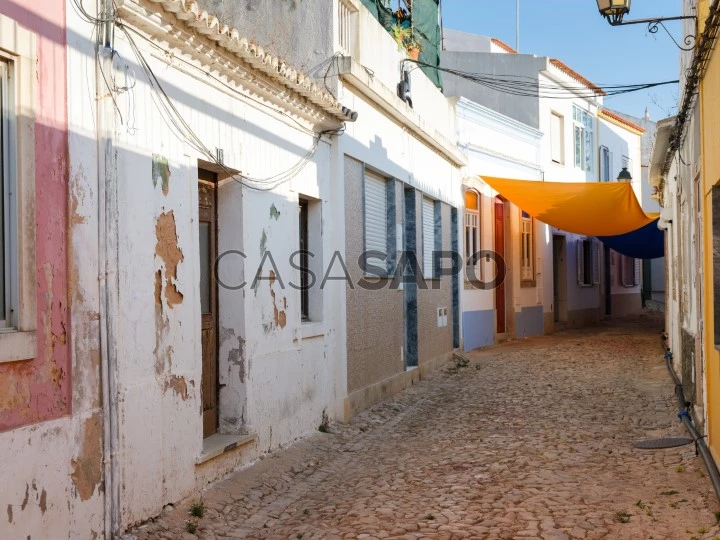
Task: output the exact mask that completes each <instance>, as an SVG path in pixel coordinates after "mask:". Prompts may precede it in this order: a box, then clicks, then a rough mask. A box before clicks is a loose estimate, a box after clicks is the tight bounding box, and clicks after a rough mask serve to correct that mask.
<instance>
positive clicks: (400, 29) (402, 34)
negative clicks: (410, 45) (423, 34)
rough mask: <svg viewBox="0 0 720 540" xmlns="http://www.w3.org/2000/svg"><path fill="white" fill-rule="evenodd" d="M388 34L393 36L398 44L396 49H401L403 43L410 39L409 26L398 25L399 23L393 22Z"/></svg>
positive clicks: (403, 45)
mask: <svg viewBox="0 0 720 540" xmlns="http://www.w3.org/2000/svg"><path fill="white" fill-rule="evenodd" d="M390 35H391V36H392V37H393V39H394V40H395V42H396V43H397V46H398V51H401V50H402V49H403V47H405V44H406V43H407V42H408V41H410V40H411V37H412V36H411V34H410V28H407V27H405V26H400V25H399V24H393V25H392V26H391V27H390Z"/></svg>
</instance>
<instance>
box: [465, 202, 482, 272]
mask: <svg viewBox="0 0 720 540" xmlns="http://www.w3.org/2000/svg"><path fill="white" fill-rule="evenodd" d="M481 200H482V199H481V198H480V194H479V193H478V192H477V191H474V190H471V189H469V190H467V191H466V192H465V264H467V265H471V264H472V263H473V261H472V256H473V255H474V254H475V253H477V252H479V251H480V201H481Z"/></svg>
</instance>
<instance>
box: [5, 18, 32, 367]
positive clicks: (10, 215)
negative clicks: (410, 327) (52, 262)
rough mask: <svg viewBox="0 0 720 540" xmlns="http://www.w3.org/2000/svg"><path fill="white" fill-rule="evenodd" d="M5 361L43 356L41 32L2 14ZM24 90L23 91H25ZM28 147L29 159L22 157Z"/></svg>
mask: <svg viewBox="0 0 720 540" xmlns="http://www.w3.org/2000/svg"><path fill="white" fill-rule="evenodd" d="M0 28H2V31H0V363H2V362H15V361H19V360H30V359H33V358H35V357H36V356H37V334H36V329H37V310H36V302H37V293H36V290H37V287H36V285H37V279H36V276H35V272H34V269H35V268H36V265H35V213H34V208H35V157H34V156H35V122H34V121H32V115H33V114H34V110H35V107H36V105H35V99H36V97H37V85H38V83H37V77H36V61H37V58H36V53H37V48H36V43H37V40H36V35H35V34H34V33H32V32H30V31H29V30H27V29H25V28H24V27H22V26H20V25H19V24H18V23H17V22H16V21H14V20H13V19H11V18H9V17H7V16H5V15H2V14H0ZM21 89H22V90H21ZM20 149H22V157H23V159H19V156H20Z"/></svg>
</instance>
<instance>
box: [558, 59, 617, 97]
mask: <svg viewBox="0 0 720 540" xmlns="http://www.w3.org/2000/svg"><path fill="white" fill-rule="evenodd" d="M550 64H552V65H553V66H554V67H555V68H557V69H559V70H560V71H562V72H563V73H565V75H568V76H569V77H571V78H573V79H575V80H576V81H577V82H579V83H580V84H582V85H583V86H585V87H586V88H589V89H590V90H593V91H594V92H595V93H596V94H597V95H599V96H604V95H605V94H606V92H605V90H603V89H602V88H600V87H599V86H597V85H596V84H594V83H592V82H590V81H589V80H587V79H586V78H585V77H583V76H582V75H580V74H579V73H578V72H577V71H575V70H574V69H572V68H571V67H570V66H568V65H567V64H566V63H565V62H563V61H562V60H558V59H557V58H550Z"/></svg>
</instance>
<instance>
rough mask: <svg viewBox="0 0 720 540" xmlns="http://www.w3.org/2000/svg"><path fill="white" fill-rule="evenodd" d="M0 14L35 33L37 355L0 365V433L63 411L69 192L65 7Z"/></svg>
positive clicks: (67, 385)
mask: <svg viewBox="0 0 720 540" xmlns="http://www.w3.org/2000/svg"><path fill="white" fill-rule="evenodd" d="M0 13H2V14H3V15H7V16H8V17H10V18H12V19H14V20H15V21H17V22H18V23H19V24H20V25H21V26H24V27H25V28H27V29H28V30H30V31H31V32H33V33H35V34H36V36H37V51H36V52H37V91H36V94H35V110H34V111H32V113H34V115H35V149H36V151H35V172H36V180H35V182H36V189H35V197H36V199H35V222H36V230H35V258H36V261H35V262H36V280H37V318H38V321H37V342H38V356H37V358H35V359H33V360H24V361H20V362H15V363H10V364H4V365H0V431H5V430H8V429H12V428H15V427H18V426H22V425H27V424H30V423H34V422H40V421H43V420H48V419H51V418H57V417H60V416H64V415H67V414H69V413H70V410H71V373H70V352H69V349H70V346H69V343H68V332H69V331H70V320H69V315H68V298H67V296H68V295H67V243H66V234H65V231H66V227H67V208H66V205H65V204H64V201H67V194H68V192H67V189H68V140H67V93H66V88H65V72H64V70H63V69H60V70H57V69H56V67H57V66H60V67H61V68H62V67H63V66H65V8H64V4H63V3H56V4H55V5H53V6H52V7H50V8H46V7H42V8H41V7H40V6H38V5H37V3H34V2H30V1H27V0H24V1H20V2H14V3H10V4H3V5H0ZM28 112H29V111H21V114H27V113H28ZM21 120H23V119H21ZM31 279H32V278H31Z"/></svg>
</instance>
